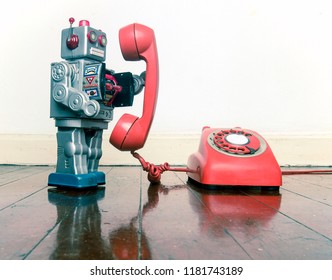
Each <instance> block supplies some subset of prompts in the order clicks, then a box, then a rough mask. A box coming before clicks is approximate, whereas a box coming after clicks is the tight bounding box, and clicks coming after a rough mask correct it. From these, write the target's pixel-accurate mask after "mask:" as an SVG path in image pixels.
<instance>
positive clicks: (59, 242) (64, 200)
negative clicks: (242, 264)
mask: <svg viewBox="0 0 332 280" xmlns="http://www.w3.org/2000/svg"><path fill="white" fill-rule="evenodd" d="M100 170H101V171H104V172H105V173H106V174H107V175H106V177H107V184H106V186H105V187H100V188H98V189H95V190H89V191H80V192H78V191H69V190H60V189H56V188H50V187H48V186H47V177H48V174H49V173H50V172H53V171H54V168H53V167H46V166H35V167H28V166H0V259H2V260H6V259H38V260H40V259H158V260H161V259H175V260H183V259H185V260H188V259H201V260H206V259H231V260H236V259H241V260H246V259H257V260H261V259H278V260H289V259H299V260H302V259H329V260H330V259H332V175H295V176H287V177H284V178H283V186H282V188H280V191H278V192H267V191H265V192H264V191H263V192H261V191H259V190H258V189H252V190H238V191H231V190H227V191H226V190H224V191H204V190H202V189H197V188H195V187H193V186H190V185H188V184H187V177H186V174H183V173H173V172H168V173H164V174H163V176H162V184H160V185H152V186H150V185H149V182H148V181H147V179H146V173H145V172H144V171H142V170H141V168H140V167H102V168H101V169H100Z"/></svg>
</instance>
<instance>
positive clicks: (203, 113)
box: [0, 0, 332, 135]
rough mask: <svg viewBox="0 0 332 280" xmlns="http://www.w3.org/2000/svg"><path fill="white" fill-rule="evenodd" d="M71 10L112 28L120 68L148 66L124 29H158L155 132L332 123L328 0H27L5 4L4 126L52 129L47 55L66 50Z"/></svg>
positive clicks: (331, 11) (110, 54) (315, 127)
mask: <svg viewBox="0 0 332 280" xmlns="http://www.w3.org/2000/svg"><path fill="white" fill-rule="evenodd" d="M69 17H74V18H75V19H76V22H75V23H74V25H75V26H76V25H78V22H79V20H81V19H87V20H89V21H90V24H91V26H92V27H95V28H98V29H102V30H103V31H105V32H106V33H107V36H108V42H109V45H108V47H107V60H106V67H107V68H109V69H114V70H116V71H131V72H134V73H138V74H139V73H140V72H141V71H143V70H144V63H143V62H142V63H141V62H138V63H137V62H126V61H124V60H123V58H122V55H121V51H120V48H119V43H118V30H119V29H120V28H121V27H123V26H125V25H127V24H130V23H133V22H139V23H142V24H145V25H148V26H150V27H151V28H153V29H154V31H155V34H156V37H157V44H158V51H159V59H160V90H159V100H158V107H157V111H156V115H155V120H154V123H153V126H152V130H151V132H155V133H171V134H173V133H174V134H176V133H200V131H201V128H202V126H204V125H210V126H213V127H231V126H242V127H246V128H249V129H254V130H256V131H259V132H261V133H272V134H277V135H278V134H284V135H285V134H320V135H321V134H331V132H332V110H331V104H332V96H331V93H332V3H331V1H328V0H326V1H319V0H312V1H310V0H308V1H291V0H287V1H283V0H278V1H259V0H256V1H255V0H252V1H250V0H204V1H197V0H192V1H185V0H167V1H154V0H139V1H136V0H116V1H115V0H114V1H113V0H109V1H106V0H105V1H103V0H94V1H82V0H75V1H72V0H57V1H42V0H40V1H39V0H29V1H24V0H21V1H6V5H2V7H1V17H0V27H1V28H0V35H1V44H0V63H1V67H0V81H1V82H0V97H1V101H0V119H1V121H0V133H2V134H11V133H19V134H21V133H22V134H54V133H55V128H54V122H53V120H52V119H50V118H49V88H50V63H51V62H54V61H60V60H61V57H60V33H61V30H62V29H63V28H67V27H68V26H69V22H68V18H69ZM142 97H143V95H142V94H141V95H140V96H138V97H136V100H135V103H134V107H132V108H125V109H116V110H115V119H114V122H112V123H111V124H110V129H112V126H113V125H114V124H115V121H116V120H117V119H118V118H119V117H120V116H121V115H122V114H123V113H124V112H128V113H132V114H136V115H139V114H140V113H141V101H142Z"/></svg>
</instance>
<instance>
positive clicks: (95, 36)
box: [61, 18, 107, 61]
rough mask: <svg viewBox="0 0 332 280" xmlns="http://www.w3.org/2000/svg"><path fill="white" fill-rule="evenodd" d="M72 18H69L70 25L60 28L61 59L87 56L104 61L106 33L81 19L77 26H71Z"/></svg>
mask: <svg viewBox="0 0 332 280" xmlns="http://www.w3.org/2000/svg"><path fill="white" fill-rule="evenodd" d="M74 21H75V20H74V19H73V18H70V19H69V23H70V27H69V28H67V29H64V30H62V34H61V57H62V58H63V59H68V60H70V59H79V58H89V59H92V60H98V61H104V60H105V59H106V45H107V38H106V34H105V33H104V32H102V31H100V30H97V29H94V28H92V27H90V23H89V21H87V20H81V21H80V22H79V26H78V27H72V24H73V23H74Z"/></svg>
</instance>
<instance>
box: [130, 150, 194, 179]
mask: <svg viewBox="0 0 332 280" xmlns="http://www.w3.org/2000/svg"><path fill="white" fill-rule="evenodd" d="M131 154H132V155H133V157H134V158H137V159H138V160H139V162H140V163H141V165H142V168H143V170H144V171H146V172H148V180H149V181H150V183H152V184H157V183H159V182H160V178H161V174H162V173H164V172H165V171H175V172H191V173H196V172H197V171H194V170H191V169H189V168H186V167H184V168H182V167H170V165H169V163H168V162H165V163H164V164H160V165H154V164H153V163H150V162H147V161H145V160H144V158H143V157H141V156H140V154H138V153H137V152H131Z"/></svg>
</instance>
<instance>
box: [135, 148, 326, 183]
mask: <svg viewBox="0 0 332 280" xmlns="http://www.w3.org/2000/svg"><path fill="white" fill-rule="evenodd" d="M131 154H132V155H133V157H134V158H136V159H138V160H139V162H140V164H141V166H142V168H143V170H144V171H146V172H148V180H149V181H150V183H152V184H157V183H160V179H161V174H162V173H164V172H165V171H174V172H190V173H197V170H193V169H190V168H188V167H171V166H170V165H169V163H168V162H165V163H164V164H160V165H155V164H153V163H150V162H147V161H145V159H144V158H143V157H142V156H141V155H140V154H139V153H137V152H135V151H132V152H131ZM281 174H282V175H285V176H287V175H306V174H332V169H313V170H311V169H303V170H282V171H281Z"/></svg>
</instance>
